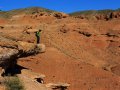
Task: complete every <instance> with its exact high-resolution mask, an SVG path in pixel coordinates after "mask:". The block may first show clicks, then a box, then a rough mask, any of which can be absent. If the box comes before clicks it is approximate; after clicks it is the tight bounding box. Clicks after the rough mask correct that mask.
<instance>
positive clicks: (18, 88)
mask: <svg viewBox="0 0 120 90" xmlns="http://www.w3.org/2000/svg"><path fill="white" fill-rule="evenodd" d="M4 84H5V86H6V90H24V87H23V85H22V83H21V82H20V80H19V78H18V77H17V76H13V77H11V76H8V77H6V79H5V82H4Z"/></svg>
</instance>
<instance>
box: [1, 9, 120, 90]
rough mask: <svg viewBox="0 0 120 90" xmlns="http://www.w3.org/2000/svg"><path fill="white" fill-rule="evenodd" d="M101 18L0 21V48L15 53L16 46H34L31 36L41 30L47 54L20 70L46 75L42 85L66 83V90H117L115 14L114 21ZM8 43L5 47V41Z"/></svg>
mask: <svg viewBox="0 0 120 90" xmlns="http://www.w3.org/2000/svg"><path fill="white" fill-rule="evenodd" d="M84 17H85V16H84ZM105 17H106V16H105ZM105 17H104V16H98V18H100V19H97V18H96V19H88V18H76V17H71V16H69V15H67V14H64V13H59V12H51V13H47V12H36V11H35V13H32V14H31V13H29V14H26V13H22V14H15V15H12V16H11V17H10V18H0V35H1V38H0V46H1V47H2V49H3V47H4V46H5V47H4V48H5V50H6V48H10V49H16V48H18V47H19V45H18V43H19V42H27V43H32V45H35V43H36V37H35V33H34V32H35V31H36V30H38V29H42V34H41V42H42V43H44V44H45V45H46V47H47V50H46V53H43V54H40V55H37V56H32V57H27V58H22V59H19V65H21V66H23V67H26V68H28V69H32V70H33V71H34V72H37V73H43V74H45V76H46V79H45V82H46V83H51V82H65V83H70V88H69V89H70V90H90V89H94V90H100V89H101V90H119V89H120V87H119V86H120V69H119V67H120V62H119V60H120V18H119V12H112V14H111V15H110V16H109V17H111V18H112V19H111V18H109V20H107V19H106V18H105ZM102 18H103V19H102ZM6 39H9V40H8V41H9V42H4V41H5V40H6ZM22 45H23V44H22ZM24 46H25V47H26V48H29V46H31V45H26V44H25V45H24ZM2 49H1V51H2ZM5 50H4V51H5ZM17 50H19V49H17ZM23 50H24V47H23ZM25 50H26V49H25ZM9 51H10V50H9ZM28 63H29V64H28ZM110 82H112V83H111V84H110Z"/></svg>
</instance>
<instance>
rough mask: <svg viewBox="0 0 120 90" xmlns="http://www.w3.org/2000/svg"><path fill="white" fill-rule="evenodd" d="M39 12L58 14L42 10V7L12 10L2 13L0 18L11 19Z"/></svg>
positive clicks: (0, 12)
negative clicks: (15, 16)
mask: <svg viewBox="0 0 120 90" xmlns="http://www.w3.org/2000/svg"><path fill="white" fill-rule="evenodd" d="M39 12H47V13H52V12H56V11H53V10H49V9H45V8H41V7H29V8H21V9H15V10H10V11H0V17H1V18H10V17H11V16H14V15H20V14H35V13H39Z"/></svg>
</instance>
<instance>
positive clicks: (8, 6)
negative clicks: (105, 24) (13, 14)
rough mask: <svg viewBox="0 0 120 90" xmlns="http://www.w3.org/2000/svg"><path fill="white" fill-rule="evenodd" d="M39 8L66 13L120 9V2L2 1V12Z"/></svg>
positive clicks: (106, 0) (103, 0) (0, 2)
mask: <svg viewBox="0 0 120 90" xmlns="http://www.w3.org/2000/svg"><path fill="white" fill-rule="evenodd" d="M33 6H39V7H44V8H48V9H52V10H56V11H61V12H65V13H70V12H75V11H81V10H100V9H117V8H120V0H0V9H1V10H12V9H18V8H26V7H33Z"/></svg>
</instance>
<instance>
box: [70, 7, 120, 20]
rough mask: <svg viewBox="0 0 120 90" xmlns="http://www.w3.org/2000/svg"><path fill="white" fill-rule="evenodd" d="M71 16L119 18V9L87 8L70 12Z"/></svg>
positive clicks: (98, 18) (104, 18) (105, 18)
mask: <svg viewBox="0 0 120 90" xmlns="http://www.w3.org/2000/svg"><path fill="white" fill-rule="evenodd" d="M70 15H71V16H74V17H76V18H81V19H82V18H87V19H90V18H92V19H93V18H94V19H97V20H111V19H113V18H120V9H117V10H109V9H108V10H98V11H96V10H88V11H80V12H74V13H70Z"/></svg>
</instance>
